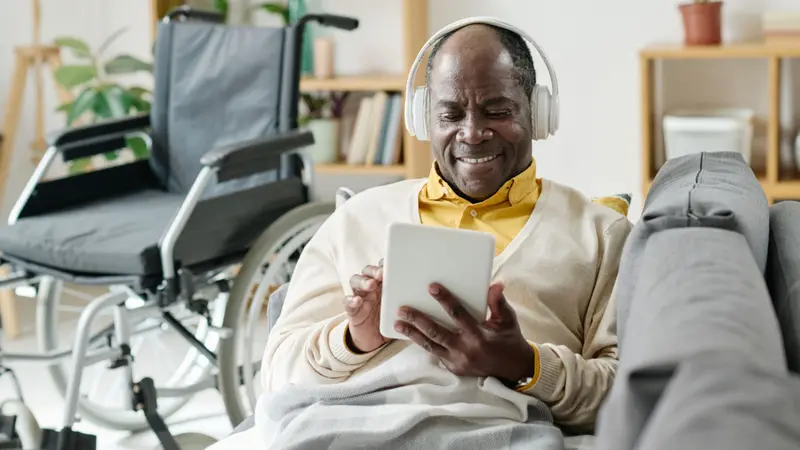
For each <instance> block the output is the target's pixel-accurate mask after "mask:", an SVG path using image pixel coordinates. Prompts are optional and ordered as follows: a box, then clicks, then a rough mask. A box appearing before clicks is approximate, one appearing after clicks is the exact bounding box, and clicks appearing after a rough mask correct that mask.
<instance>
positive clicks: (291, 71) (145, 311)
mask: <svg viewBox="0 0 800 450" xmlns="http://www.w3.org/2000/svg"><path fill="white" fill-rule="evenodd" d="M190 17H194V18H199V19H201V20H215V21H216V20H218V19H219V17H220V16H219V15H218V14H216V13H211V12H207V11H197V10H192V9H191V8H189V7H187V6H182V7H179V8H177V9H176V10H173V11H172V12H170V13H169V14H168V15H167V16H166V17H165V18H164V19H163V21H164V22H169V21H172V20H176V19H179V20H186V19H188V18H190ZM311 21H316V22H319V23H320V24H321V25H326V26H333V27H336V28H342V29H345V30H352V29H354V28H356V27H357V26H358V21H357V20H356V19H352V18H348V17H341V16H333V15H328V14H312V15H306V16H304V17H302V18H301V19H300V20H299V21H298V22H297V24H295V25H294V26H291V27H288V28H287V32H288V36H287V43H289V42H288V41H293V42H291V44H292V45H294V44H298V43H300V42H301V41H302V37H303V30H304V26H305V24H306V23H308V22H311ZM294 48H295V49H299V48H301V47H300V45H297V46H296V47H294ZM294 59H295V64H294V66H293V67H285V68H284V72H283V76H284V77H288V78H286V79H296V80H298V81H297V82H295V83H288V84H289V85H290V88H289V90H290V92H289V93H284V94H285V95H286V97H288V98H290V99H292V98H293V99H298V98H299V95H298V94H299V73H300V60H301V59H300V58H299V57H298V58H294ZM286 66H291V65H290V64H287V65H286ZM297 103H298V102H297V101H291V100H288V101H286V100H282V101H281V104H280V109H281V112H282V114H284V113H285V114H286V115H285V116H283V117H289V118H290V120H289V121H288V123H283V121H281V123H280V128H281V129H280V130H279V132H278V134H276V135H273V136H268V137H266V138H264V139H259V140H257V141H253V142H245V143H238V144H236V145H233V146H229V147H223V148H215V149H212V150H210V151H209V152H207V153H206V154H205V156H203V157H202V159H201V163H202V168H201V170H200V172H199V173H198V175H197V176H196V178H195V180H194V182H193V184H192V186H191V188H190V189H189V191H188V193H187V194H186V196H185V198H184V200H183V202H182V203H181V205H180V207H179V209H178V211H177V212H176V214H175V216H174V217H173V219H172V221H171V222H170V223H169V226H168V227H167V229H166V230H165V232H164V233H163V235H162V237H161V239H160V241H159V245H158V247H159V257H160V262H161V272H162V273H161V280H160V282H159V283H158V287H157V289H155V290H154V291H153V290H148V289H140V291H141V293H140V292H136V290H135V287H132V286H131V285H130V284H127V283H124V282H122V283H121V282H117V281H122V280H116V279H114V277H113V276H112V277H110V278H104V277H87V278H86V279H85V280H83V281H78V282H82V283H85V284H94V285H104V286H108V287H109V292H108V293H107V294H104V295H102V296H100V297H97V298H95V299H94V300H92V301H91V302H90V303H89V304H88V305H87V306H86V307H85V308H84V309H83V311H82V312H81V314H80V317H79V321H78V326H77V333H76V335H75V338H74V344H73V348H72V350H63V351H59V350H55V351H50V352H47V353H7V352H3V351H2V349H0V368H3V364H4V363H16V362H22V363H24V362H29V363H37V364H44V365H48V366H50V365H56V364H60V363H61V362H63V361H64V360H66V359H68V358H70V357H71V358H72V364H71V367H72V372H71V374H70V376H69V380H68V383H67V389H66V396H65V408H64V414H63V424H62V427H63V428H62V429H61V430H60V431H59V432H55V431H52V432H50V433H49V436H50V437H49V439H48V437H47V436H48V433H45V434H44V437H43V438H42V439H43V440H45V441H47V442H46V443H45V444H43V445H45V447H44V448H57V449H58V450H72V449H77V448H80V449H81V450H85V449H93V448H95V445H96V443H95V442H96V441H95V438H94V436H89V435H84V434H82V433H78V432H75V431H73V430H72V427H73V425H74V424H75V422H76V420H77V418H76V416H77V412H78V404H79V400H80V399H79V396H80V385H81V379H82V374H83V369H84V368H85V367H88V366H91V365H93V364H96V363H98V362H101V361H107V360H110V361H112V368H123V370H125V372H126V375H125V376H126V379H127V381H128V385H129V386H130V392H127V393H126V395H128V400H129V404H130V405H131V407H132V409H133V410H134V411H142V412H143V413H144V415H145V418H146V420H147V422H148V424H149V426H150V428H151V429H152V430H153V431H154V432H155V433H156V434H157V436H158V439H159V441H160V442H161V444H162V445H163V448H165V449H169V450H178V449H179V447H178V444H177V443H176V441H175V439H174V438H173V437H172V435H171V434H170V433H169V431H168V429H167V427H166V425H165V423H164V421H163V419H162V418H161V417H160V416H159V413H158V411H157V402H156V398H157V397H182V396H187V395H191V394H194V393H196V392H199V391H201V390H205V389H208V388H216V387H217V381H216V375H214V374H211V375H206V376H205V377H204V378H203V379H201V380H200V381H197V382H195V383H193V384H191V385H189V386H185V387H179V388H156V387H155V386H154V385H153V381H152V379H149V378H144V379H142V380H140V381H135V380H134V379H133V373H132V367H131V364H132V362H133V358H132V355H131V348H130V338H131V324H132V323H136V322H141V321H143V320H146V319H149V318H161V319H164V321H165V322H167V323H168V324H169V325H170V327H171V328H173V329H175V330H176V331H177V332H178V334H179V335H181V336H182V337H183V338H184V339H185V340H186V341H188V342H189V343H190V344H191V346H192V347H193V348H195V349H196V350H197V351H198V353H200V354H201V355H203V357H204V358H205V359H207V360H208V362H209V363H211V364H212V365H213V366H217V364H218V361H217V355H216V354H215V353H214V351H212V350H211V349H209V348H208V347H207V346H206V345H205V344H204V343H203V342H201V341H199V340H198V339H197V338H196V337H195V336H194V335H193V334H192V333H191V332H190V331H189V330H188V329H186V328H185V327H184V326H183V324H182V323H180V322H179V321H178V320H177V319H176V318H175V317H174V316H173V315H172V314H171V312H170V309H171V308H173V307H176V306H179V305H183V306H188V307H189V309H190V310H191V311H193V312H195V313H200V314H201V315H203V314H202V312H201V311H197V310H195V308H193V306H192V305H191V303H192V295H193V293H194V283H195V276H194V275H193V274H191V273H183V272H182V271H181V270H176V265H175V258H174V256H173V255H174V251H175V245H176V243H177V241H178V238H179V237H180V235H181V233H182V232H183V230H184V227H185V226H186V224H187V221H188V220H189V218H190V216H191V215H192V213H193V211H194V210H195V207H196V206H197V204H198V202H199V201H200V199H201V197H202V194H203V192H204V191H205V189H206V187H207V186H208V185H209V183H210V182H211V181H212V180H213V179H214V177H217V179H218V180H220V181H226V180H230V179H235V178H241V177H244V176H248V175H253V174H256V173H261V172H264V171H266V170H269V168H270V165H271V164H274V160H275V158H277V157H278V156H280V160H281V163H280V166H279V167H280V169H281V174H280V177H279V179H283V178H285V177H286V175H287V172H288V173H299V174H300V178H301V181H302V184H303V186H304V187H305V188H306V190H307V192H311V190H312V189H313V181H314V176H313V162H312V161H311V159H310V158H309V157H308V156H307V155H306V154H304V153H303V151H302V149H303V147H307V146H309V145H311V144H313V142H314V139H313V135H312V134H311V132H309V131H300V130H298V129H297V108H298V105H297ZM147 124H149V115H145V116H133V117H127V118H123V119H119V120H112V121H108V122H106V125H108V127H109V129H110V130H112V131H113V132H112V133H111V134H109V135H105V136H101V137H92V136H89V137H84V136H83V135H82V134H81V131H82V130H81V129H73V130H67V131H65V132H63V133H61V134H58V135H56V136H55V138H53V139H48V140H50V141H51V142H50V143H49V147H48V149H47V151H46V153H45V154H44V156H43V158H42V160H41V161H40V163H39V164H38V165H37V167H36V169H35V171H34V173H33V174H32V176H31V177H30V179H29V180H28V182H27V183H26V185H25V187H24V188H23V190H22V193H21V194H20V197H19V198H18V200H17V202H16V203H15V204H14V206H13V208H12V210H11V213H10V215H9V219H8V224H9V225H14V224H15V223H17V221H18V220H19V218H20V216H21V214H22V213H23V210H24V208H25V206H26V204H28V201H29V200H30V198H31V196H32V195H33V193H34V191H35V189H36V187H37V185H38V184H39V183H40V182H41V181H42V179H43V177H44V175H45V174H46V173H47V170H48V169H49V168H50V166H51V165H52V163H53V162H54V161H55V159H56V157H57V156H59V155H61V156H62V157H63V158H64V160H65V161H69V160H74V159H78V158H82V157H86V156H91V155H93V154H99V153H103V152H106V151H110V150H114V149H115V148H110V147H114V145H116V144H119V143H120V142H123V141H124V139H126V138H131V137H138V138H141V139H143V140H144V141H145V142H146V144H147V148H148V151H151V150H152V147H153V142H152V138H151V137H150V135H149V134H148V133H146V132H144V131H142V129H144V128H146V125H147ZM97 125H100V124H96V125H95V126H97ZM86 147H91V150H89V151H87V150H85V148H86ZM116 148H121V147H116ZM293 157H297V159H299V160H300V163H301V167H299V168H297V167H294V166H293V160H292V158H293ZM309 200H310V201H313V199H311V197H310V196H309ZM239 263H241V260H238V261H236V262H232V263H225V264H222V265H219V266H217V267H215V268H214V269H212V270H210V271H209V273H211V276H210V277H208V279H207V280H206V283H204V285H206V286H210V285H212V284H214V283H218V284H221V285H222V287H221V288H220V292H225V291H228V290H229V287H230V282H231V281H232V280H233V278H234V275H233V274H232V273H231V272H232V271H231V268H232V267H233V266H235V265H237V264H239ZM0 264H1V265H9V266H11V267H12V268H14V269H16V268H17V267H21V269H20V270H13V271H12V272H11V273H10V274H9V275H8V276H7V277H5V278H4V279H2V280H0V289H14V288H16V287H20V286H25V285H34V284H36V283H39V282H42V281H44V280H45V278H47V277H52V278H53V279H60V280H65V279H66V280H69V279H68V278H60V277H59V275H60V272H59V271H55V270H48V269H47V268H45V267H42V268H39V267H36V266H35V265H34V264H24V263H23V264H20V262H18V261H15V260H14V258H13V257H11V258H9V257H7V256H5V255H0ZM123 278H125V276H123ZM104 280H108V281H115V282H113V283H104V282H103V281H104ZM130 298H137V299H140V301H141V306H139V307H136V308H128V307H127V306H126V305H125V302H126V301H127V300H128V299H130ZM182 300H183V302H185V303H186V304H185V305H184V303H182V302H181V301H182ZM200 306H202V305H200ZM226 307H227V305H226ZM112 308H113V328H107V329H105V330H104V331H102V332H100V333H101V334H108V333H111V332H113V334H114V335H115V338H116V343H115V344H114V345H111V342H110V341H109V345H108V348H105V349H94V350H92V349H90V344H91V342H90V341H91V340H90V334H91V326H92V324H93V322H94V320H95V319H96V318H97V316H98V315H99V314H100V313H101V312H103V311H106V310H108V309H112ZM199 309H201V310H202V307H201V308H199ZM205 312H206V315H205V318H206V319H207V320H208V325H209V326H208V331H210V332H213V333H216V334H217V335H218V337H219V338H225V337H226V335H227V334H229V333H230V330H228V329H224V328H218V327H213V326H211V318H210V316H208V315H207V313H208V311H207V309H206V311H205ZM248 363H249V362H247V361H245V364H248ZM6 370H8V371H10V369H6ZM238 370H239V371H241V370H242V366H241V365H240V367H238ZM240 373H241V372H240ZM0 375H2V373H1V372H0ZM240 378H241V377H240ZM15 381H16V380H15ZM15 384H16V383H15ZM17 388H18V386H17ZM0 417H1V416H0ZM47 431H50V430H47Z"/></svg>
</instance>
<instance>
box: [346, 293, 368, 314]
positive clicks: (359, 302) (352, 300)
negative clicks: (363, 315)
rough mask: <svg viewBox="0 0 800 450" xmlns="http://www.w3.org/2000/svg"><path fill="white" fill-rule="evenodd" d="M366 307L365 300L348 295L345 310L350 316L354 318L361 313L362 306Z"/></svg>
mask: <svg viewBox="0 0 800 450" xmlns="http://www.w3.org/2000/svg"><path fill="white" fill-rule="evenodd" d="M363 305H364V299H362V298H361V296H358V295H348V296H347V297H345V301H344V310H345V312H347V315H348V316H354V315H356V314H358V312H359V311H361V306H363Z"/></svg>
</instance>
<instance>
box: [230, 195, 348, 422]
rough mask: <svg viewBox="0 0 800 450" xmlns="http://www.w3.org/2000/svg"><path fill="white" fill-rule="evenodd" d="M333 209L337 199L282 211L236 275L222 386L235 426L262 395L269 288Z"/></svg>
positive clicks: (276, 283)
mask: <svg viewBox="0 0 800 450" xmlns="http://www.w3.org/2000/svg"><path fill="white" fill-rule="evenodd" d="M334 209H335V205H334V204H333V203H309V204H306V205H303V206H300V207H297V208H295V209H293V210H292V211H290V212H289V213H287V214H285V215H283V216H282V217H281V218H280V219H278V220H277V221H275V222H274V223H273V224H272V225H270V227H269V228H267V229H266V231H264V233H263V234H262V235H261V237H259V239H258V240H257V241H256V243H255V244H254V245H253V246H252V247H251V248H250V251H249V252H248V253H247V256H245V259H244V261H243V263H242V266H241V268H240V269H239V273H238V274H237V276H236V278H235V279H234V281H233V287H232V288H231V295H230V298H229V301H228V307H227V308H226V309H225V318H224V320H223V327H225V328H228V329H230V330H233V333H232V334H231V335H229V336H227V337H226V338H224V339H222V340H221V342H220V349H219V389H220V392H221V393H222V398H223V401H224V403H225V409H226V410H227V413H228V418H229V419H230V421H231V425H233V426H234V427H235V426H237V425H239V423H241V422H242V421H243V420H244V419H245V417H247V416H248V415H250V414H252V413H253V411H254V410H255V405H256V400H257V399H258V396H257V387H256V384H258V385H260V383H257V382H256V381H255V380H257V379H256V374H257V373H258V371H259V370H260V369H261V358H262V354H263V351H264V343H265V342H266V338H267V334H268V322H267V318H266V314H264V313H263V312H264V309H265V308H264V307H265V306H266V304H267V301H268V300H269V294H271V293H272V291H273V290H274V289H275V288H277V287H278V286H280V285H281V284H283V283H286V282H288V281H289V277H290V276H291V272H292V269H293V267H294V263H295V262H296V261H297V258H298V257H299V255H300V252H301V251H302V249H303V248H304V247H305V245H306V243H308V241H309V240H310V239H311V237H312V236H313V235H314V233H315V232H316V231H317V230H318V229H319V227H320V225H322V223H323V222H324V221H325V220H326V219H327V218H328V217H329V216H330V215H331V214H332V213H333V211H334ZM248 363H249V364H248ZM240 364H242V365H243V368H242V369H241V370H240V368H239V365H240ZM247 366H250V367H249V369H250V370H247Z"/></svg>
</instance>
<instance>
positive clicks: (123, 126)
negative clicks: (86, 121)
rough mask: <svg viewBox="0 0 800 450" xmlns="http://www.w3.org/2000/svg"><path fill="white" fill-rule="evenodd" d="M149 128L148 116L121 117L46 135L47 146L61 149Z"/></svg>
mask: <svg viewBox="0 0 800 450" xmlns="http://www.w3.org/2000/svg"><path fill="white" fill-rule="evenodd" d="M149 126H150V115H149V114H142V115H137V116H128V117H122V118H119V119H110V120H104V121H102V122H98V123H93V124H91V125H82V126H79V127H74V128H67V129H63V130H58V131H54V132H52V133H49V134H48V135H47V139H46V140H47V145H48V146H50V147H63V146H65V145H68V144H72V143H75V142H77V141H83V140H86V139H91V138H98V137H102V136H106V135H110V134H119V133H121V134H124V133H132V132H134V131H141V130H143V129H145V128H147V127H149Z"/></svg>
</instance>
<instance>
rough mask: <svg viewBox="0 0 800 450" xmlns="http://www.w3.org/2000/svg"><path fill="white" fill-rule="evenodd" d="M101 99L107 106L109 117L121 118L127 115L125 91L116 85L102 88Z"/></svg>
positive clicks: (128, 103) (128, 105)
mask: <svg viewBox="0 0 800 450" xmlns="http://www.w3.org/2000/svg"><path fill="white" fill-rule="evenodd" d="M100 92H101V95H102V96H103V99H104V100H105V102H106V104H107V105H108V110H109V113H110V114H111V117H123V116H126V115H127V114H128V109H130V102H128V101H127V100H126V98H125V91H123V90H122V88H121V87H119V86H117V85H111V86H104V87H103V89H102V90H101V91H100Z"/></svg>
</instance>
